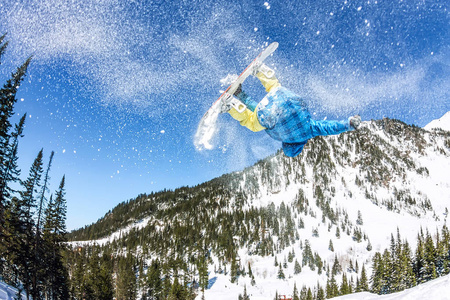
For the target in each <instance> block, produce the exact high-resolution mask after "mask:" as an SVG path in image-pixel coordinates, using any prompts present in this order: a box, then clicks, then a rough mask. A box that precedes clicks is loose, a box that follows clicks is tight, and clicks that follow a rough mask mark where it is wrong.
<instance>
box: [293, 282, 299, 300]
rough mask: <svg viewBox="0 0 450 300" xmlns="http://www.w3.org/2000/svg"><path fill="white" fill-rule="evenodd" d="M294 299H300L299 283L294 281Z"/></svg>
mask: <svg viewBox="0 0 450 300" xmlns="http://www.w3.org/2000/svg"><path fill="white" fill-rule="evenodd" d="M292 300H300V298H299V297H298V290H297V283H296V282H294V291H293V292H292Z"/></svg>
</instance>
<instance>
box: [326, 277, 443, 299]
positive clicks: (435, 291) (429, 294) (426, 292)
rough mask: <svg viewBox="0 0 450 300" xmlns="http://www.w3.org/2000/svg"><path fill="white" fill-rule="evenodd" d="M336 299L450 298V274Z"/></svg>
mask: <svg viewBox="0 0 450 300" xmlns="http://www.w3.org/2000/svg"><path fill="white" fill-rule="evenodd" d="M334 299H336V300H407V299H408V300H409V299H411V300H413V299H433V300H449V299H450V275H447V276H444V277H442V278H438V279H435V280H432V281H429V282H427V283H424V284H422V285H419V286H416V287H414V288H411V289H408V290H405V291H402V292H398V293H394V294H390V295H381V296H380V295H374V294H371V293H357V294H352V295H346V296H341V297H336V298H334Z"/></svg>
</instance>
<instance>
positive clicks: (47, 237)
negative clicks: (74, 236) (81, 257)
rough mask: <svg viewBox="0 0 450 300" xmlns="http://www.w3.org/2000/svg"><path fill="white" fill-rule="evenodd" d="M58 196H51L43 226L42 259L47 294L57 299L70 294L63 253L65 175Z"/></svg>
mask: <svg viewBox="0 0 450 300" xmlns="http://www.w3.org/2000/svg"><path fill="white" fill-rule="evenodd" d="M55 195H56V197H55V200H54V201H53V198H52V197H50V201H49V205H48V206H47V209H46V212H45V224H44V228H43V241H42V242H43V246H42V249H43V250H44V252H43V255H42V259H43V260H44V261H45V264H44V265H43V269H44V270H45V273H44V279H43V280H44V282H45V284H44V285H45V294H46V295H47V296H48V297H51V298H56V299H65V298H67V297H68V294H69V284H68V273H67V269H66V266H65V265H64V264H63V257H62V253H63V251H64V248H65V242H66V237H65V235H66V210H67V208H66V200H65V177H64V176H63V178H62V179H61V183H60V185H59V188H58V190H57V191H56V194H55Z"/></svg>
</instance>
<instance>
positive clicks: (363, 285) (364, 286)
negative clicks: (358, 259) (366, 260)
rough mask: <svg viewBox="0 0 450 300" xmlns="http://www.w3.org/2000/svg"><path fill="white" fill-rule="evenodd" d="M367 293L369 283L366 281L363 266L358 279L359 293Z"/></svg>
mask: <svg viewBox="0 0 450 300" xmlns="http://www.w3.org/2000/svg"><path fill="white" fill-rule="evenodd" d="M368 291H369V282H368V280H367V275H366V268H365V267H364V265H363V266H362V270H361V278H360V279H359V292H368Z"/></svg>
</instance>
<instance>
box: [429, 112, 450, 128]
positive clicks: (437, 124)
mask: <svg viewBox="0 0 450 300" xmlns="http://www.w3.org/2000/svg"><path fill="white" fill-rule="evenodd" d="M434 128H440V129H443V130H447V131H450V111H449V112H447V113H446V114H445V115H443V116H442V118H440V119H436V120H433V121H431V122H430V123H428V124H427V125H425V127H424V129H426V130H431V129H434Z"/></svg>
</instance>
